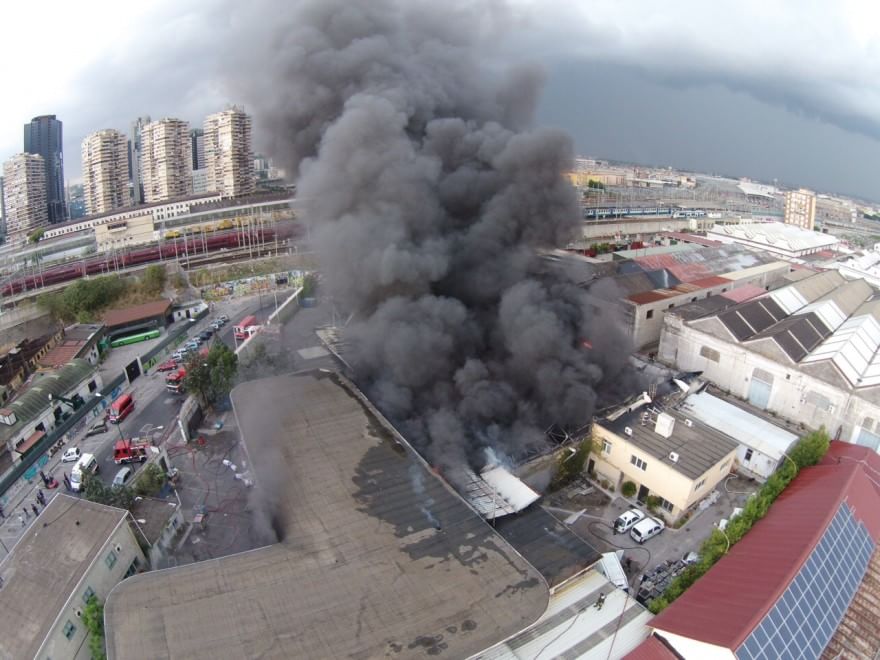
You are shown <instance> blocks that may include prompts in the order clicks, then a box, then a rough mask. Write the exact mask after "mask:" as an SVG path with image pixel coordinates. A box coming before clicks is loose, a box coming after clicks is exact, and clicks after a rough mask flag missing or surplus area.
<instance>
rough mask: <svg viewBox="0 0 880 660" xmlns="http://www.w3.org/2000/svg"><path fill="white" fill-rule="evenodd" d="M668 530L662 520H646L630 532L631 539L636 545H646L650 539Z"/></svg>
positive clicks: (637, 524)
mask: <svg viewBox="0 0 880 660" xmlns="http://www.w3.org/2000/svg"><path fill="white" fill-rule="evenodd" d="M665 528H666V524H665V523H664V522H663V521H662V520H657V519H656V518H645V519H644V520H642V521H640V522H638V523H636V525H635V527H633V528H632V529H631V530H629V535H630V538H632V540H633V541H635V542H636V543H644V542H645V541H647V540H648V539H652V538H654V537H655V536H657V534H659V533H660V532H662V531H663V530H664V529H665Z"/></svg>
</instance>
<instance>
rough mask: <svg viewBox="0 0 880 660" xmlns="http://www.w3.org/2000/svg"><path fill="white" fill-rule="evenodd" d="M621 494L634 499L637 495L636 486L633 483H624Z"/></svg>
mask: <svg viewBox="0 0 880 660" xmlns="http://www.w3.org/2000/svg"><path fill="white" fill-rule="evenodd" d="M620 492H621V494H622V495H623V496H624V497H632V496H633V495H635V494H636V485H635V484H634V483H633V482H632V481H624V482H623V486H621V487H620Z"/></svg>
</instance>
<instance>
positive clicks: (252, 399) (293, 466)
mask: <svg viewBox="0 0 880 660" xmlns="http://www.w3.org/2000/svg"><path fill="white" fill-rule="evenodd" d="M232 399H233V404H234V407H235V412H236V416H237V419H238V422H239V427H240V429H241V432H242V436H243V438H244V441H245V444H246V447H247V450H248V453H249V455H250V456H251V458H252V459H253V460H254V462H255V465H254V467H255V470H256V474H257V477H258V479H259V480H260V484H261V485H262V486H268V488H269V491H270V492H269V495H270V498H269V501H270V502H271V503H273V504H274V505H276V506H277V509H276V510H275V511H272V512H270V513H271V515H272V518H273V522H274V524H275V527H276V528H281V529H283V530H284V538H283V540H282V541H281V542H279V543H275V544H274V545H271V546H268V547H263V548H260V549H257V550H253V551H250V552H245V553H242V554H238V555H232V556H229V557H223V558H220V559H215V560H210V561H205V562H200V563H196V564H191V565H188V566H183V567H179V568H173V569H168V570H164V571H158V572H154V573H145V574H142V575H138V576H135V577H132V578H129V579H128V580H125V581H124V582H122V583H120V584H119V585H118V586H117V587H116V588H115V589H114V590H113V592H112V593H111V594H110V596H109V598H108V600H107V604H106V609H105V621H106V626H107V651H108V657H109V658H111V660H112V659H114V658H159V657H162V658H166V657H167V658H236V659H238V658H253V657H259V658H340V657H356V658H374V657H383V658H413V657H428V656H430V657H437V656H439V657H447V658H461V657H467V656H469V655H472V654H474V653H477V652H479V651H481V650H483V649H485V648H487V647H489V646H492V645H493V644H495V643H497V642H499V641H501V640H502V639H505V638H507V637H508V636H510V635H513V634H515V633H517V632H519V631H520V630H522V629H523V628H525V627H526V626H528V625H529V624H531V623H532V622H534V621H535V620H537V619H538V617H540V616H541V615H542V614H543V613H544V611H545V609H546V606H547V603H548V598H549V596H548V589H547V586H546V583H545V582H544V580H543V579H542V578H541V576H540V575H539V574H538V572H537V571H536V570H535V569H534V568H533V567H532V566H531V565H529V564H528V563H527V562H525V561H524V560H523V559H522V558H521V557H520V556H519V555H517V554H516V552H514V551H513V549H512V548H511V547H510V546H509V545H508V544H507V543H506V542H505V541H504V540H503V539H502V538H501V537H499V536H497V535H496V534H495V533H494V532H493V530H492V529H491V527H490V526H489V525H488V524H487V523H486V522H484V521H483V520H482V519H481V518H480V517H479V516H478V515H477V514H476V513H474V512H473V511H472V510H471V509H470V508H469V507H467V506H466V505H465V503H464V502H463V501H462V500H461V499H460V498H459V497H458V496H457V495H456V494H455V493H454V492H453V491H451V490H450V489H449V487H448V486H446V485H445V484H444V483H443V482H442V481H441V480H439V479H437V478H436V477H435V476H434V475H433V474H431V472H430V471H428V470H427V469H426V468H425V467H424V466H423V463H422V462H421V461H420V460H419V459H418V458H417V457H415V456H414V454H413V453H412V451H411V450H410V449H408V448H407V447H405V446H404V445H402V444H398V443H397V442H396V441H395V440H394V436H393V433H392V432H391V431H390V430H389V428H388V427H387V426H386V425H385V423H384V420H382V419H380V418H379V417H378V416H377V415H376V414H374V413H373V412H371V411H370V410H369V409H368V408H367V407H366V405H365V404H364V402H363V401H362V400H361V399H360V398H359V397H358V396H357V395H356V394H355V392H354V390H353V389H351V388H350V387H349V386H348V384H347V383H345V384H343V383H342V382H340V381H339V380H338V379H337V377H336V376H334V375H331V374H325V373H317V372H311V373H309V374H305V375H297V376H281V377H276V378H268V379H263V380H258V381H252V382H249V383H245V384H243V385H240V386H239V387H237V388H236V389H235V390H234V391H233V395H232ZM270 466H271V469H267V468H269V467H270ZM207 524H208V525H210V524H211V521H210V516H209V518H208V523H207Z"/></svg>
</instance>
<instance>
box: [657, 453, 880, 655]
mask: <svg viewBox="0 0 880 660" xmlns="http://www.w3.org/2000/svg"><path fill="white" fill-rule="evenodd" d="M839 444H845V443H839V442H832V446H834V445H839ZM861 449H863V450H864V451H865V452H868V451H870V450H867V449H866V448H861ZM865 467H866V466H862V465H861V464H859V463H858V462H856V461H854V460H845V461H841V462H839V463H834V462H823V463H822V464H820V465H817V466H815V467H810V468H805V469H803V470H801V472H800V473H799V474H798V476H797V477H796V478H795V479H794V480H793V481H792V482H791V484H789V486H788V488H786V489H785V490H784V491H783V493H782V494H781V495H780V496H779V497H778V498H777V500H776V501H775V502H774V503H773V505H772V506H771V508H770V510H769V512H768V513H767V515H766V516H765V517H764V518H762V519H761V520H759V521H758V522H757V523H756V524H755V525H754V527H753V528H752V529H751V531H749V533H748V534H746V535H745V536H744V537H743V539H742V540H741V541H740V542H739V543H737V544H736V545H734V546H733V547H732V548H731V549H730V551H729V552H728V554H726V555H725V556H724V557H722V558H721V560H720V561H719V562H718V563H717V564H715V566H713V567H712V568H711V569H710V570H709V572H708V573H706V575H704V576H703V577H702V578H700V579H699V580H697V581H696V583H694V585H693V586H692V587H691V588H690V589H688V591H686V592H685V593H684V594H683V595H682V596H681V597H680V598H678V600H676V601H675V602H673V603H672V604H671V605H670V606H669V607H668V608H666V609H665V610H664V611H663V612H661V613H660V614H659V615H658V616H657V617H655V618H654V620H653V621H652V622H651V626H652V627H653V628H655V629H657V630H660V631H668V632H670V633H673V634H677V635H681V636H683V637H687V638H690V639H695V640H699V641H702V642H705V643H708V644H714V645H716V646H721V647H724V648H728V649H736V648H737V647H738V646H739V645H740V644H741V643H742V642H743V641H744V640H745V639H746V637H747V636H748V635H749V634H750V633H751V632H752V630H753V629H754V628H755V627H756V626H757V625H758V624H759V623H760V622H761V621H762V619H763V618H764V616H765V614H766V613H767V612H768V611H769V610H770V609H771V608H772V607H773V606H774V605H775V604H776V602H777V600H778V599H779V598H780V596H782V594H783V593H784V592H785V590H786V589H787V588H788V587H789V584H790V583H791V581H792V580H793V579H794V578H795V576H796V575H797V574H798V572H799V571H800V569H801V567H802V566H803V565H804V562H805V561H806V559H807V558H808V557H809V556H810V554H811V553H812V552H813V550H814V549H815V548H816V546H817V544H818V543H819V541H820V540H821V539H822V537H823V534H824V533H825V531H826V529H827V528H828V525H829V524H830V522H831V520H832V519H833V518H834V516H835V515H836V514H837V513H838V511H839V509H840V508H841V506H842V504H843V503H844V501H845V503H846V505H847V507H848V508H849V509H850V510H851V511H852V512H853V514H854V516H855V517H856V519H857V520H858V521H859V522H860V523H861V524H863V525H865V527H866V528H867V530H868V532H869V534H870V536H871V538H872V539H873V540H874V542H875V543H876V542H877V540H878V539H880V497H878V492H877V490H876V486H874V485H872V479H873V477H871V476H869V473H868V472H867V471H866V469H865ZM846 560H847V558H846V557H842V558H841V561H846ZM816 579H825V580H832V579H833V576H832V575H830V574H829V575H824V576H823V575H822V574H819V576H818V577H817V578H816ZM719 603H723V607H719ZM798 623H799V624H800V623H801V622H800V621H799V622H798Z"/></svg>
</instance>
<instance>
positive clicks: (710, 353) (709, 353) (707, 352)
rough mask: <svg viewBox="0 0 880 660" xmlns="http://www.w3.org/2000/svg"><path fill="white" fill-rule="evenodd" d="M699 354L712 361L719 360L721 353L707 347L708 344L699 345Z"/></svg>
mask: <svg viewBox="0 0 880 660" xmlns="http://www.w3.org/2000/svg"><path fill="white" fill-rule="evenodd" d="M700 356H701V357H704V358H706V359H707V360H712V362H720V361H721V353H719V352H718V351H716V350H715V349H714V348H709V347H708V346H700Z"/></svg>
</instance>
